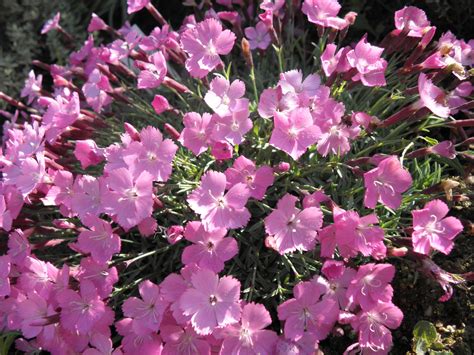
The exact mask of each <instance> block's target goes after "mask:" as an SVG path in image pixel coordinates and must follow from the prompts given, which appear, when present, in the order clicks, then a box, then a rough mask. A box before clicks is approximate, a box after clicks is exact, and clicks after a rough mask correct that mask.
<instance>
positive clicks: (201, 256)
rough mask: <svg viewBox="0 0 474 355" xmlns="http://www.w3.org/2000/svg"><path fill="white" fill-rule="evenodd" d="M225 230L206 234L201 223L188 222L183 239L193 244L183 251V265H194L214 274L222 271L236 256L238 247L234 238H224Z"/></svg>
mask: <svg viewBox="0 0 474 355" xmlns="http://www.w3.org/2000/svg"><path fill="white" fill-rule="evenodd" d="M226 234H227V230H226V229H216V230H214V231H213V232H206V230H205V229H204V227H203V226H202V224H201V222H188V224H187V225H186V229H185V231H184V238H186V239H187V240H189V241H190V242H192V243H193V245H190V246H188V247H186V248H184V250H183V254H182V255H181V260H182V261H183V264H185V265H188V264H192V263H195V264H197V265H198V266H199V267H202V268H207V269H209V270H211V271H214V272H220V271H222V270H223V269H224V263H225V262H226V261H227V260H230V259H232V258H233V257H234V256H235V255H237V252H238V247H237V242H236V241H235V239H234V238H224V237H225V235H226Z"/></svg>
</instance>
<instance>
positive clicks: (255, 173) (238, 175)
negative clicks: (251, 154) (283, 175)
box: [225, 155, 274, 200]
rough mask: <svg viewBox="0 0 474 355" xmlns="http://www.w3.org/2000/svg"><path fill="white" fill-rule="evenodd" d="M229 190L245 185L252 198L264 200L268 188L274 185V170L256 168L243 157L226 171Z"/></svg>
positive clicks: (265, 167) (267, 167)
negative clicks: (238, 185) (235, 186)
mask: <svg viewBox="0 0 474 355" xmlns="http://www.w3.org/2000/svg"><path fill="white" fill-rule="evenodd" d="M225 176H226V179H227V188H229V189H230V188H231V187H232V186H234V185H237V184H240V183H243V184H246V185H247V188H248V189H249V190H250V197H253V198H254V199H256V200H261V199H263V196H264V195H265V192H266V191H267V188H268V187H269V186H271V185H272V184H273V180H274V177H273V169H272V168H270V167H269V166H266V165H265V166H262V167H260V168H258V169H257V168H256V166H255V163H254V162H253V161H251V160H249V159H247V158H246V157H244V156H243V155H242V156H240V157H238V158H237V159H236V160H235V161H234V165H233V166H232V167H231V168H228V169H227V170H226V171H225Z"/></svg>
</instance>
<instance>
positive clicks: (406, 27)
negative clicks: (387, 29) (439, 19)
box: [395, 6, 431, 37]
mask: <svg viewBox="0 0 474 355" xmlns="http://www.w3.org/2000/svg"><path fill="white" fill-rule="evenodd" d="M430 25H431V24H430V21H428V18H427V17H426V14H425V12H424V11H423V10H421V9H419V8H417V7H415V6H405V7H404V8H403V9H400V10H398V11H395V27H396V28H397V29H398V30H401V31H405V32H407V35H408V36H409V37H423V35H424V34H425V33H426V31H427V30H428V29H429V28H430Z"/></svg>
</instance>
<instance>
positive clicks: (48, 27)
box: [41, 12, 61, 35]
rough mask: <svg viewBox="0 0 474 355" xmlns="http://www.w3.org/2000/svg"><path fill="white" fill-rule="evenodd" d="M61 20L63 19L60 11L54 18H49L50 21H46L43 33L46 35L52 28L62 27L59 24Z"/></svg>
mask: <svg viewBox="0 0 474 355" xmlns="http://www.w3.org/2000/svg"><path fill="white" fill-rule="evenodd" d="M60 20H61V13H60V12H58V13H56V15H54V17H53V18H51V19H49V20H48V21H46V22H45V23H44V25H43V28H42V29H41V34H42V35H44V34H46V33H48V32H49V31H51V30H57V29H59V28H61V26H60V25H59V21H60Z"/></svg>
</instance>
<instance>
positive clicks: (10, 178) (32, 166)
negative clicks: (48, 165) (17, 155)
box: [3, 153, 46, 197]
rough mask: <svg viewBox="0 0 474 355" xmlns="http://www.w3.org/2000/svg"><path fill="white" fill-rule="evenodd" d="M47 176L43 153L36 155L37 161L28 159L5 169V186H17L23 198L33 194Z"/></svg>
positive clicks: (31, 158)
mask: <svg viewBox="0 0 474 355" xmlns="http://www.w3.org/2000/svg"><path fill="white" fill-rule="evenodd" d="M45 175H46V170H45V160H44V156H43V154H41V153H38V154H36V159H35V158H33V157H28V158H26V159H24V160H21V161H18V162H15V163H14V164H12V165H10V166H7V167H4V168H3V181H4V182H5V185H13V186H15V187H16V188H17V189H18V190H19V191H20V192H21V194H22V195H23V197H26V196H28V195H29V194H30V193H31V192H33V190H34V189H35V188H36V187H37V186H38V184H40V183H41V182H43V178H44V177H45Z"/></svg>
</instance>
